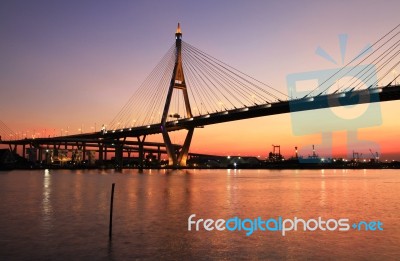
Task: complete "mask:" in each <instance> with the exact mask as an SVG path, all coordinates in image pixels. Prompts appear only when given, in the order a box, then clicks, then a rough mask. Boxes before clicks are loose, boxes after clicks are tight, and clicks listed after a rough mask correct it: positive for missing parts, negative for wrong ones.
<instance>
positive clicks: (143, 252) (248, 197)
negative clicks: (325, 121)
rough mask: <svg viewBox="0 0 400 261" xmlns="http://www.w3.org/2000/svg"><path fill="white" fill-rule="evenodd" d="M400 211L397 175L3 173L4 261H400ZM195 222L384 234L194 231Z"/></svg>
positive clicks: (0, 236)
mask: <svg viewBox="0 0 400 261" xmlns="http://www.w3.org/2000/svg"><path fill="white" fill-rule="evenodd" d="M112 183H115V184H116V185H115V194H114V218H113V239H112V241H111V242H110V241H109V239H108V223H109V205H110V195H111V184H112ZM399 202H400V171H398V170H281V171H278V170H187V171H181V170H180V171H166V170H160V171H158V170H145V171H144V172H143V173H138V171H136V170H124V171H122V172H115V171H112V170H107V171H94V170H74V171H70V170H34V171H10V172H0V260H135V259H136V260H162V259H164V260H189V259H190V260H210V259H214V260H223V259H225V260H232V259H235V260H238V259H239V260H240V259H246V260H247V259H251V260H254V259H256V260H327V259H328V260H336V259H339V260H400V226H399V225H398V223H399V221H400V203H399ZM192 214H196V216H195V217H194V219H193V220H194V222H195V221H196V220H198V219H201V218H202V219H213V220H217V219H225V220H228V219H230V218H234V217H238V218H240V219H242V220H243V219H246V218H250V219H255V218H258V217H261V218H262V219H264V220H267V219H269V218H276V219H278V217H282V218H283V219H294V218H295V217H297V218H301V219H304V220H306V221H307V220H309V219H318V217H321V218H322V219H324V220H328V219H336V220H339V219H341V218H346V219H348V220H349V221H348V223H349V225H352V224H353V223H354V222H361V221H366V222H371V221H380V222H381V223H382V225H381V228H382V229H383V230H379V229H376V226H375V229H376V230H370V229H369V230H368V231H366V230H365V227H366V226H360V228H361V229H360V230H358V227H357V229H353V228H352V227H350V229H348V231H339V230H338V229H336V230H334V231H328V230H325V231H323V230H321V229H317V230H315V231H310V230H307V231H304V230H303V229H301V228H302V227H300V228H299V229H298V230H297V231H293V230H292V231H287V232H286V235H285V236H283V235H282V233H281V231H279V230H278V231H268V230H267V231H261V230H257V231H254V232H253V233H252V234H251V235H249V236H246V231H243V230H241V231H237V230H236V231H228V230H227V229H225V230H223V231H219V230H216V229H214V230H212V231H207V230H205V229H204V226H201V225H202V223H200V226H199V231H195V225H192V227H191V229H192V230H191V231H188V218H189V216H190V215H192Z"/></svg>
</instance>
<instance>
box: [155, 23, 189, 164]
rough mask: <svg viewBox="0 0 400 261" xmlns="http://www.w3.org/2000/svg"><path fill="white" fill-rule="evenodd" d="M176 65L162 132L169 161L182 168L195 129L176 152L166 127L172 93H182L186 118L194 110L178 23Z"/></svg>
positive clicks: (164, 112) (162, 120) (166, 103)
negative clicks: (185, 72) (190, 99)
mask: <svg viewBox="0 0 400 261" xmlns="http://www.w3.org/2000/svg"><path fill="white" fill-rule="evenodd" d="M175 39H176V41H175V65H174V70H173V73H172V78H171V82H170V84H169V89H168V94H167V100H166V102H165V106H164V110H163V114H162V118H161V132H162V136H163V139H164V143H165V145H166V146H165V147H166V150H167V154H168V161H169V165H170V166H176V167H182V166H186V160H187V156H188V153H189V147H190V143H191V141H192V137H193V132H194V127H190V128H188V132H187V134H186V138H185V142H184V143H183V146H182V149H181V150H180V151H175V148H174V147H173V146H172V142H171V138H170V137H169V134H168V129H167V126H166V122H167V118H168V111H169V108H170V105H171V98H172V93H173V92H174V90H176V91H182V93H183V98H184V102H185V109H186V117H187V118H191V117H193V115H192V109H191V107H190V103H189V95H188V91H187V87H186V81H185V75H184V73H183V67H182V32H181V27H180V24H179V23H178V28H177V29H176V33H175Z"/></svg>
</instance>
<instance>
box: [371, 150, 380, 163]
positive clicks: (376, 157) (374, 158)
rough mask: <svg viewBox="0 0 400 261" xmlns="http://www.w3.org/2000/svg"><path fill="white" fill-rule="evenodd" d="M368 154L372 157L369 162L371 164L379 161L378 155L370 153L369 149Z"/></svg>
mask: <svg viewBox="0 0 400 261" xmlns="http://www.w3.org/2000/svg"><path fill="white" fill-rule="evenodd" d="M369 152H371V155H372V158H371V161H372V162H375V161H376V162H378V161H379V154H378V152H375V154H374V153H373V152H372V150H371V149H369Z"/></svg>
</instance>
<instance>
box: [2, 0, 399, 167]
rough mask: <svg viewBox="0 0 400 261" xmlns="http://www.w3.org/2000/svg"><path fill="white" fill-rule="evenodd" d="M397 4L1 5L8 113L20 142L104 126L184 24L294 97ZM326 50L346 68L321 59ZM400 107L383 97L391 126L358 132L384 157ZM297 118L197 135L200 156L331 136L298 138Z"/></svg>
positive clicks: (357, 46)
mask: <svg viewBox="0 0 400 261" xmlns="http://www.w3.org/2000/svg"><path fill="white" fill-rule="evenodd" d="M399 7H400V3H398V1H383V2H378V1H350V2H347V3H346V2H336V3H334V2H331V1H319V2H317V1H298V2H295V3H293V2H291V1H279V2H278V1H277V2H263V1H250V2H245V1H218V2H215V1H202V2H191V3H188V2H187V1H170V2H168V3H167V2H162V1H159V2H156V1H119V2H117V3H110V2H106V1H87V2H84V3H82V2H80V1H65V2H53V1H39V2H30V1H9V2H8V1H7V2H6V1H3V2H1V3H0V57H2V62H1V63H0V88H1V95H0V112H1V113H0V120H1V121H3V122H4V123H6V124H7V126H9V127H10V128H11V129H12V130H14V131H15V132H17V133H18V136H19V137H21V138H22V137H24V136H30V135H32V134H33V133H36V135H43V136H48V135H50V136H53V135H56V136H57V135H61V134H63V135H66V134H73V133H79V132H82V131H83V132H91V131H94V130H95V129H96V130H97V131H99V130H100V128H101V126H102V125H103V124H109V123H110V122H111V120H112V119H113V117H114V116H115V115H116V114H117V113H118V111H119V110H120V109H121V108H122V106H123V105H124V104H125V103H126V102H127V101H128V99H129V97H130V96H131V95H132V94H133V93H134V92H135V90H136V89H137V88H138V87H139V86H140V84H141V83H142V82H143V81H144V80H145V78H146V76H147V75H148V74H149V73H150V72H151V70H152V69H153V67H154V66H155V65H156V64H157V63H158V62H159V60H160V59H161V57H162V56H163V55H164V54H165V52H166V51H167V50H168V48H169V47H170V46H171V45H172V44H173V42H174V33H175V29H176V25H177V23H178V22H180V23H181V27H182V32H183V39H184V40H185V41H186V42H188V43H190V44H192V45H194V46H196V47H198V48H200V49H201V50H203V51H205V52H206V53H208V54H210V55H212V56H214V57H216V58H218V59H220V60H222V61H224V62H226V63H227V64H229V65H232V66H233V67H235V68H237V69H239V70H241V71H243V72H245V73H247V74H249V75H251V76H253V77H254V78H256V79H258V80H260V81H262V82H265V83H268V84H270V85H271V86H273V87H275V88H277V89H279V90H281V91H283V92H285V93H287V92H288V91H287V87H286V84H287V83H286V77H287V75H289V74H292V73H301V72H307V71H318V70H325V69H333V68H338V67H340V66H341V65H342V61H341V53H340V48H339V42H338V35H339V34H347V35H348V42H347V50H346V56H345V58H344V63H346V62H348V61H349V60H350V59H351V58H352V57H354V56H355V55H356V54H357V53H358V52H359V51H360V50H361V49H362V48H363V47H364V46H365V45H366V44H368V43H372V42H374V41H376V40H377V39H378V38H379V37H381V36H382V35H383V34H385V33H386V32H388V31H389V30H390V29H392V28H393V27H395V26H396V25H397V24H398V16H397V15H398V14H397V13H398V10H399ZM383 18H384V19H383ZM318 47H321V48H323V49H324V50H325V51H327V52H328V53H329V55H330V56H331V57H332V58H333V59H334V60H336V61H337V64H334V63H332V62H330V61H327V60H326V59H323V58H321V57H320V56H318V55H316V53H315V50H316V49H317V48H318ZM397 71H400V68H397ZM390 80H391V79H390V77H389V78H387V79H385V81H386V82H383V84H385V83H388V82H390ZM399 105H400V102H399V101H396V102H385V103H380V108H381V113H382V124H381V125H379V126H374V127H368V128H362V129H360V130H359V132H358V135H359V138H360V139H364V140H371V141H373V142H375V143H377V144H379V145H380V151H381V153H382V158H383V159H399V155H400V149H399V146H400V141H399V140H398V131H399V129H400V123H399V121H398V120H397V118H398V115H396V114H397V111H398V108H399ZM291 124H292V123H291V118H290V115H289V114H286V115H278V116H271V117H262V118H257V119H251V120H244V121H237V122H231V123H224V124H219V125H213V126H207V127H205V128H204V129H196V130H195V133H194V138H193V142H192V146H191V151H192V152H196V153H206V154H218V155H253V156H258V155H260V156H261V157H265V156H267V155H268V152H269V151H271V145H272V144H279V145H281V147H282V152H283V154H284V155H286V156H291V155H294V147H295V146H298V147H299V148H300V147H304V148H305V149H304V152H303V153H304V155H303V156H307V153H308V154H311V153H312V151H311V147H310V144H315V145H316V148H317V150H318V147H319V145H318V144H319V143H321V135H319V134H313V135H303V136H295V135H294V134H293V132H292V125H291ZM39 133H40V134H39ZM171 135H172V139H173V141H174V142H182V139H181V137H180V135H179V134H174V133H173V134H171ZM151 139H155V140H157V139H158V140H161V137H151ZM333 142H334V144H335V147H334V148H333V153H334V156H335V155H336V156H345V155H344V153H345V151H347V152H348V153H349V152H350V151H349V150H352V149H353V150H356V151H360V152H361V153H364V155H368V153H369V150H368V149H367V148H347V149H346V146H347V145H346V144H347V141H346V135H345V133H344V132H340V131H339V132H335V133H334V134H333ZM307 148H308V149H307ZM324 153H325V152H324V151H320V154H321V155H324Z"/></svg>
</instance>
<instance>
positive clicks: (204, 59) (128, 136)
mask: <svg viewBox="0 0 400 261" xmlns="http://www.w3.org/2000/svg"><path fill="white" fill-rule="evenodd" d="M399 26H400V25H398V26H396V27H395V28H394V29H392V30H391V31H390V32H389V33H387V34H386V35H384V36H383V37H382V38H380V39H379V40H378V41H377V42H375V43H374V44H373V45H372V46H371V49H369V50H368V49H367V50H364V52H362V53H360V55H359V56H357V57H355V59H353V60H352V61H351V62H349V63H348V64H347V65H345V66H344V67H343V68H341V69H339V70H338V71H337V72H336V73H334V74H333V75H331V76H330V77H328V78H327V79H325V80H324V81H322V82H320V83H319V85H318V87H316V88H315V89H313V90H312V91H310V92H309V93H307V94H306V95H304V96H302V97H294V98H293V97H289V96H287V95H286V94H284V93H282V92H280V91H279V90H277V89H275V88H272V87H271V86H269V85H267V84H264V83H262V82H260V81H258V80H256V79H254V78H252V77H250V76H249V75H247V74H244V73H242V72H240V71H238V70H236V69H234V68H233V67H231V66H229V65H227V64H225V63H224V62H222V61H220V60H218V59H216V58H214V57H212V56H210V55H208V54H206V53H204V52H203V51H201V50H199V49H197V48H196V47H194V46H192V45H190V44H188V43H186V42H184V41H183V40H182V32H181V29H180V26H179V24H178V29H177V31H176V33H175V43H174V45H173V46H172V47H171V48H170V49H169V51H168V52H167V54H166V55H165V56H164V57H163V58H162V60H161V62H160V63H159V64H158V65H157V66H156V67H155V69H154V70H153V72H152V73H151V74H150V76H149V77H148V78H147V79H146V80H145V81H144V83H143V84H142V86H141V87H140V88H139V89H138V91H137V92H136V93H135V94H134V95H133V96H132V97H131V98H130V99H129V101H128V103H127V104H126V105H125V106H124V107H123V108H122V110H121V111H120V112H119V113H118V115H117V116H116V117H115V118H114V120H113V121H112V122H111V123H110V124H109V125H108V126H103V128H102V130H101V131H99V132H92V133H82V134H77V135H68V136H62V137H61V136H60V137H52V138H50V137H49V138H36V139H33V138H32V139H21V140H6V139H3V140H2V141H1V143H3V144H8V145H9V146H10V149H12V150H13V151H17V147H18V146H22V149H23V151H24V152H23V153H25V149H26V148H36V149H39V159H42V156H41V155H42V153H43V150H48V149H49V148H51V149H53V150H55V151H56V150H59V149H61V148H63V149H70V150H72V149H76V150H81V151H83V160H85V157H86V151H87V150H88V149H89V148H92V149H93V148H95V151H96V152H97V153H98V160H99V161H103V160H106V159H107V153H110V152H112V153H114V154H115V161H116V163H117V165H119V166H122V160H123V155H124V153H128V154H129V155H130V153H137V154H138V155H139V160H140V162H143V159H144V154H145V153H146V152H147V153H149V152H151V153H156V154H157V156H158V159H160V158H161V154H162V153H166V154H167V155H168V162H169V166H172V167H182V166H186V162H187V159H188V155H189V148H190V144H191V140H192V137H193V134H194V130H195V128H199V127H204V126H207V125H211V124H219V123H224V122H230V121H236V120H243V119H250V118H255V117H263V116H270V115H277V114H284V113H296V112H300V111H309V110H318V109H324V108H331V107H337V106H349V105H357V104H362V103H374V102H384V101H393V100H399V99H400V85H397V84H396V79H397V78H398V77H399V75H397V76H396V77H393V80H392V81H391V82H390V83H389V84H387V85H385V86H379V84H378V83H379V82H380V81H381V80H382V79H383V78H384V77H387V76H388V75H389V74H390V73H391V72H392V71H393V70H394V68H396V66H397V65H398V64H399V62H400V61H399V60H398V58H397V57H398V55H399V53H400V50H399V46H400V40H397V38H398V35H399V33H400V32H399V30H398V29H399ZM372 47H374V48H375V50H374V51H372ZM363 57H364V58H363ZM362 58H363V59H362ZM361 59H362V60H361ZM359 60H361V61H360V62H358V61H359ZM355 62H358V63H357V64H356V66H357V65H359V64H361V63H362V62H370V64H369V65H368V66H363V67H362V68H363V69H362V70H358V71H356V72H355V71H354V66H350V65H354V63H355ZM352 71H353V72H352ZM349 72H351V73H350V75H352V79H356V80H357V81H354V82H352V83H349V84H348V85H343V86H342V87H336V86H334V82H335V81H334V79H338V78H341V77H343V76H346V75H349ZM377 73H380V74H381V75H382V76H381V78H379V79H378V78H377V77H376V74H377ZM1 124H2V125H0V127H1V128H0V130H3V133H9V132H10V131H11V130H10V129H8V128H7V127H6V125H5V124H3V123H2V122H1ZM3 125H4V126H3ZM179 130H186V131H187V133H186V137H185V139H184V142H183V144H182V145H177V144H173V143H172V142H171V138H170V133H171V132H173V131H179ZM155 134H161V135H162V137H163V143H156V142H146V137H147V136H149V135H155Z"/></svg>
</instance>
